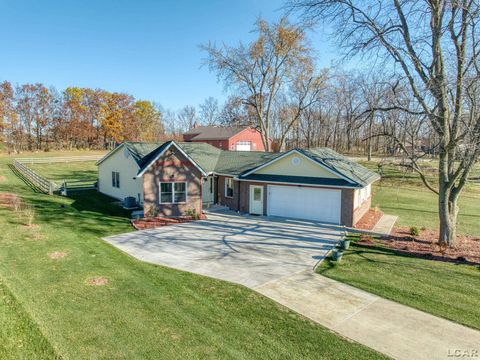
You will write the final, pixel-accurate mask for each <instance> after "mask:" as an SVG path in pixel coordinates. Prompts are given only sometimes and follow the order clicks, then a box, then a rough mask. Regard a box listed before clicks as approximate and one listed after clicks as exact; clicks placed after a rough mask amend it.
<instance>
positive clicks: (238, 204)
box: [234, 180, 242, 212]
mask: <svg viewBox="0 0 480 360" xmlns="http://www.w3.org/2000/svg"><path fill="white" fill-rule="evenodd" d="M234 181H235V180H234ZM237 183H238V194H237V211H238V212H240V187H241V186H242V182H241V181H237Z"/></svg>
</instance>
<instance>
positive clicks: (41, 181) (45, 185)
mask: <svg viewBox="0 0 480 360" xmlns="http://www.w3.org/2000/svg"><path fill="white" fill-rule="evenodd" d="M13 167H14V168H15V169H16V170H17V171H18V173H19V174H20V175H21V176H22V177H23V178H24V179H25V180H26V181H28V182H30V184H31V185H33V186H35V187H36V188H38V189H39V190H40V191H42V192H44V193H47V194H50V195H52V194H53V192H54V191H55V190H56V189H57V187H58V186H57V184H55V183H54V182H53V181H50V180H48V179H46V178H44V177H43V176H41V175H39V174H37V173H36V172H35V171H33V170H32V169H30V168H29V167H28V166H26V165H25V164H23V163H22V162H20V161H18V160H13Z"/></svg>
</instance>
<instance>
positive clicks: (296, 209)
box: [267, 185, 342, 224]
mask: <svg viewBox="0 0 480 360" xmlns="http://www.w3.org/2000/svg"><path fill="white" fill-rule="evenodd" d="M341 204H342V193H341V191H340V190H329V189H319V188H304V187H296V186H278V185H269V186H268V197H267V214H268V215H273V216H285V217H291V218H297V219H306V220H318V221H324V222H329V223H334V224H339V223H340V209H341Z"/></svg>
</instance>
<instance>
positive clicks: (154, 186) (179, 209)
mask: <svg viewBox="0 0 480 360" xmlns="http://www.w3.org/2000/svg"><path fill="white" fill-rule="evenodd" d="M201 176H202V175H201V172H200V171H199V170H198V169H197V168H196V167H195V166H193V164H192V163H191V162H190V161H189V160H188V159H187V158H186V157H185V156H183V155H182V154H181V153H180V152H179V151H175V150H169V151H167V152H166V153H165V154H164V155H163V156H162V157H161V158H160V159H158V160H157V161H156V162H155V164H153V165H152V166H151V167H150V168H149V169H148V170H147V171H146V172H145V174H144V175H143V197H144V210H143V211H144V214H145V216H146V217H151V216H180V215H184V214H185V211H187V210H193V209H194V210H195V211H196V212H197V214H200V213H201V211H202V184H201ZM160 182H187V201H186V202H185V203H179V204H160V201H159V197H160V193H159V183H160Z"/></svg>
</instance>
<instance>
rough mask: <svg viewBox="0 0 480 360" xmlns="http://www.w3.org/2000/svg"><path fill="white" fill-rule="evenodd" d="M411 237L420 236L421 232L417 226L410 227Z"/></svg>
mask: <svg viewBox="0 0 480 360" xmlns="http://www.w3.org/2000/svg"><path fill="white" fill-rule="evenodd" d="M410 235H412V236H418V235H420V230H418V227H416V226H411V227H410Z"/></svg>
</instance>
